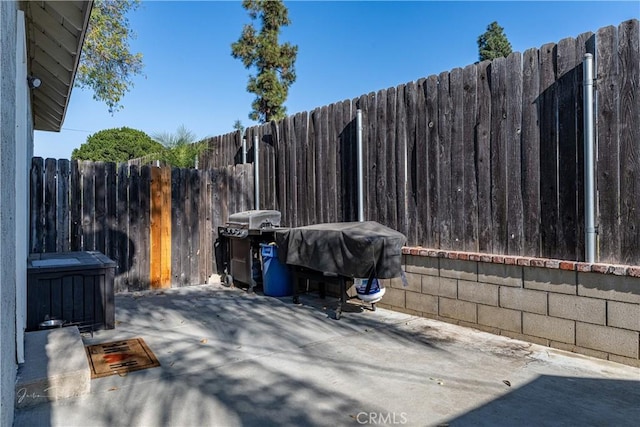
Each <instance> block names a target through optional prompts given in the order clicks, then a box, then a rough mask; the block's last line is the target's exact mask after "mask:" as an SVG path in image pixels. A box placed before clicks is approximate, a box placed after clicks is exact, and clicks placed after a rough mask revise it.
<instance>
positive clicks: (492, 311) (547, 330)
mask: <svg viewBox="0 0 640 427" xmlns="http://www.w3.org/2000/svg"><path fill="white" fill-rule="evenodd" d="M403 263H404V269H405V274H406V279H407V280H406V282H403V281H402V280H401V279H393V280H386V281H385V285H386V287H387V290H386V293H385V295H384V297H383V299H382V301H380V303H379V306H381V307H385V308H389V309H392V310H397V311H402V312H407V313H410V314H414V315H418V316H422V317H428V318H432V319H438V320H442V321H445V322H449V323H455V324H458V325H461V326H467V327H471V328H475V329H480V330H483V331H486V332H490V333H494V334H498V335H505V336H508V337H511V338H516V339H520V340H524V341H529V342H533V343H536V344H541V345H545V346H548V347H554V348H558V349H562V350H568V351H572V352H576V353H581V354H585V355H588V356H593V357H598V358H601V359H607V360H611V361H614V362H618V363H624V364H626V365H631V366H637V367H640V267H633V266H620V265H608V264H588V263H579V262H567V261H559V260H550V259H538V258H525V257H511V256H491V255H482V254H473V253H465V252H448V251H436V250H429V249H423V248H404V249H403Z"/></svg>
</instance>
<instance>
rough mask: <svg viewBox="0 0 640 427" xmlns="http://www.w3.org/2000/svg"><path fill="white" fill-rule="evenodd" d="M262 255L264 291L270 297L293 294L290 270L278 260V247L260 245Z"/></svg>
mask: <svg viewBox="0 0 640 427" xmlns="http://www.w3.org/2000/svg"><path fill="white" fill-rule="evenodd" d="M260 248H261V253H262V290H263V292H264V294H265V295H267V296H270V297H286V296H289V295H291V294H293V286H292V283H291V278H290V277H289V269H288V268H287V266H286V264H283V263H282V262H280V259H279V258H278V248H277V247H276V245H265V244H264V243H261V244H260Z"/></svg>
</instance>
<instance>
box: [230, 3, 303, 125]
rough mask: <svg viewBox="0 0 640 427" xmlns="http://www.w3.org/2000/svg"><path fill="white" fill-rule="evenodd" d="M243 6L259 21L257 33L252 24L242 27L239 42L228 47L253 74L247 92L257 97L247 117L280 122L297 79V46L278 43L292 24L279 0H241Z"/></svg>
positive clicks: (261, 120)
mask: <svg viewBox="0 0 640 427" xmlns="http://www.w3.org/2000/svg"><path fill="white" fill-rule="evenodd" d="M242 6H243V7H244V8H245V9H247V10H248V11H249V16H250V17H251V19H253V20H256V19H260V22H261V27H260V30H259V31H258V30H256V27H254V26H253V24H247V25H245V26H244V28H243V30H242V35H241V36H240V38H239V39H238V41H237V42H235V43H233V44H232V45H231V54H232V56H233V57H234V58H236V59H241V60H242V63H243V64H244V66H245V67H246V68H247V69H252V68H253V69H255V71H256V74H255V75H251V76H249V83H248V84H247V91H248V92H250V93H253V94H255V95H256V98H255V100H254V101H253V103H252V104H251V107H252V108H253V110H252V111H251V113H250V114H249V118H250V119H251V120H256V121H260V122H262V123H266V122H269V121H271V120H279V119H282V118H283V117H285V115H286V108H285V107H284V102H285V101H286V99H287V96H288V94H289V86H291V85H292V84H293V82H294V81H295V80H296V73H295V69H294V63H295V60H296V56H297V54H298V46H294V45H291V44H290V43H284V44H280V43H279V42H278V36H279V34H280V28H281V27H284V26H287V25H289V24H290V23H291V21H290V20H289V16H288V10H287V8H286V7H285V6H284V4H283V2H282V1H281V0H244V1H243V2H242Z"/></svg>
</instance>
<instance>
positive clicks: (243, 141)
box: [242, 136, 247, 165]
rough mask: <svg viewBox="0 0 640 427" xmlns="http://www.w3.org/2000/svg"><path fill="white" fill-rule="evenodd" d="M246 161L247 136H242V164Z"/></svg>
mask: <svg viewBox="0 0 640 427" xmlns="http://www.w3.org/2000/svg"><path fill="white" fill-rule="evenodd" d="M246 163H247V138H246V137H244V136H243V137H242V164H243V165H244V164H246Z"/></svg>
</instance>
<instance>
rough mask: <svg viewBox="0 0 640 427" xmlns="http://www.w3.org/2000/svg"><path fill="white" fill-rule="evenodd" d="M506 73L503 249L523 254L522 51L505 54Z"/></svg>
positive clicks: (513, 253)
mask: <svg viewBox="0 0 640 427" xmlns="http://www.w3.org/2000/svg"><path fill="white" fill-rule="evenodd" d="M506 66H507V69H506V75H507V76H508V78H507V79H506V114H507V118H506V122H505V125H506V128H505V142H506V153H505V160H506V164H507V170H506V191H505V193H506V204H507V218H506V222H507V226H506V232H507V236H506V240H507V253H509V254H511V255H523V254H524V252H523V239H524V237H523V228H524V222H523V210H522V209H523V208H522V161H521V156H522V132H521V129H522V55H521V54H520V53H514V54H513V55H509V57H508V58H507V64H506Z"/></svg>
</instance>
